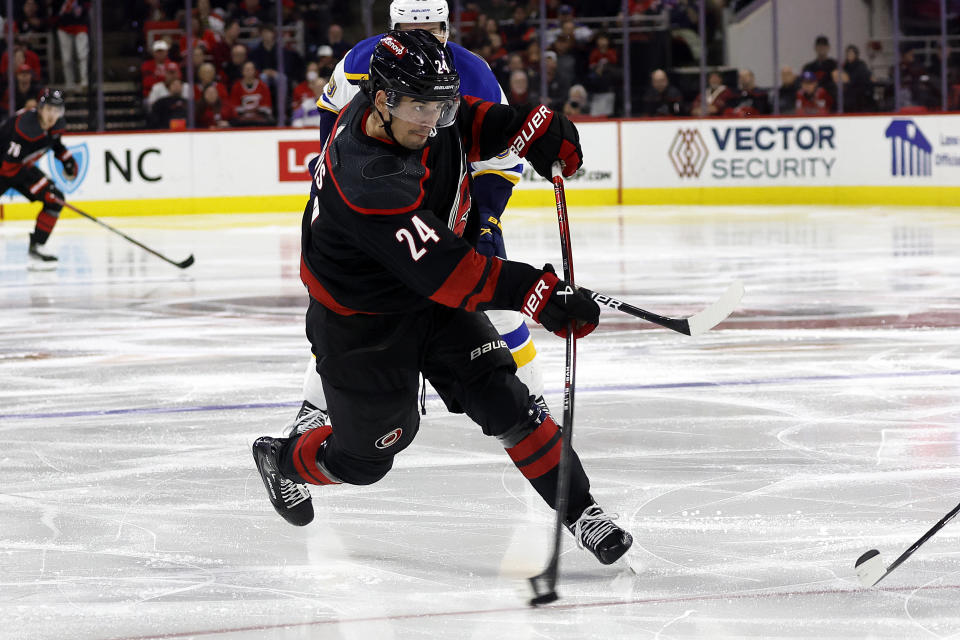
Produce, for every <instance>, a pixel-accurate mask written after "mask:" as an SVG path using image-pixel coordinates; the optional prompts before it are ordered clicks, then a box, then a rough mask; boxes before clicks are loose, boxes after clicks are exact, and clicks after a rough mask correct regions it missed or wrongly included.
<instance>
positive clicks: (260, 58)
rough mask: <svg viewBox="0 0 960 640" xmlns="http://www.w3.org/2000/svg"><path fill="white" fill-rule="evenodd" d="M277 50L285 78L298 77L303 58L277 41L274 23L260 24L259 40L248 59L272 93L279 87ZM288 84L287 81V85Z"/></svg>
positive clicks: (300, 72)
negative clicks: (255, 66)
mask: <svg viewBox="0 0 960 640" xmlns="http://www.w3.org/2000/svg"><path fill="white" fill-rule="evenodd" d="M278 51H279V55H282V56H283V75H284V76H286V78H298V77H300V75H301V74H302V73H303V71H302V69H303V60H302V59H301V58H300V55H299V54H297V53H296V52H295V51H294V50H293V49H291V48H289V47H284V46H283V45H282V44H281V43H279V42H278V41H277V28H276V27H275V26H274V25H272V24H262V25H260V42H259V43H258V44H257V45H256V46H255V47H254V48H253V50H251V51H250V60H251V61H252V62H253V63H254V64H255V65H257V69H260V79H261V80H263V81H264V82H266V83H267V86H268V87H269V88H270V92H271V93H273V94H276V92H277V89H278V88H279V78H280V70H279V68H278V66H277V56H278ZM290 84H291V83H288V86H289V85H290ZM288 91H289V89H288ZM288 95H289V94H288ZM278 99H279V98H278Z"/></svg>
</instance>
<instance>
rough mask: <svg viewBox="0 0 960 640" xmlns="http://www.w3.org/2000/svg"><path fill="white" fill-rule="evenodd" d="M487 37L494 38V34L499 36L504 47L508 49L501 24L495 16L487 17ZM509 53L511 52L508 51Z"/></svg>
mask: <svg viewBox="0 0 960 640" xmlns="http://www.w3.org/2000/svg"><path fill="white" fill-rule="evenodd" d="M486 31H487V39H488V40H492V38H493V36H494V35H497V36H499V38H500V44H501V45H502V46H503V47H504V50H505V51H506V39H505V38H504V37H503V32H502V31H500V24H499V23H498V22H497V21H496V20H494V19H493V18H487V27H486ZM508 53H509V52H508Z"/></svg>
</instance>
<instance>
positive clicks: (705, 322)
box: [687, 281, 743, 336]
mask: <svg viewBox="0 0 960 640" xmlns="http://www.w3.org/2000/svg"><path fill="white" fill-rule="evenodd" d="M741 298H743V283H742V282H740V281H737V282H734V283H732V284H731V285H730V286H729V287H727V290H726V291H725V292H724V293H723V295H722V296H720V297H719V298H718V299H717V301H716V302H714V303H713V304H711V305H710V306H709V307H707V308H706V309H704V310H703V311H701V312H700V313H698V314H697V315H694V316H690V317H689V318H687V324H688V325H689V326H690V334H689V335H691V336H698V335H700V334H701V333H704V332H706V331H709V330H710V329H713V328H714V327H715V326H717V325H718V324H720V323H721V322H723V321H724V320H726V319H727V318H728V317H729V316H730V314H731V313H733V312H734V310H736V308H737V305H739V304H740V299H741Z"/></svg>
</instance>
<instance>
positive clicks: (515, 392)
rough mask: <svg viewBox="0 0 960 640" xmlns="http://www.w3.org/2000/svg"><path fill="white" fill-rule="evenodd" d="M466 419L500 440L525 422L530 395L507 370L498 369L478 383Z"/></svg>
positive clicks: (524, 386)
mask: <svg viewBox="0 0 960 640" xmlns="http://www.w3.org/2000/svg"><path fill="white" fill-rule="evenodd" d="M477 383H478V384H477V385H476V386H475V387H474V392H473V393H472V400H473V401H472V402H470V407H469V411H468V413H469V415H470V417H471V418H472V419H473V420H474V421H475V422H476V423H477V424H479V425H480V428H481V429H483V433H484V434H486V435H488V436H499V435H501V434H503V433H505V432H507V431H509V430H511V429H513V428H514V427H515V426H516V425H517V424H519V423H521V422H525V421H526V420H527V419H528V416H527V409H528V408H529V406H530V404H531V397H530V391H529V389H527V387H526V385H524V384H523V383H522V382H520V379H519V378H517V376H516V375H515V374H514V373H512V372H511V371H509V370H506V369H497V370H495V371H492V372H490V374H489V375H487V376H486V377H485V378H484V379H483V380H481V381H477Z"/></svg>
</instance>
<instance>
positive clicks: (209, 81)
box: [193, 62, 230, 105]
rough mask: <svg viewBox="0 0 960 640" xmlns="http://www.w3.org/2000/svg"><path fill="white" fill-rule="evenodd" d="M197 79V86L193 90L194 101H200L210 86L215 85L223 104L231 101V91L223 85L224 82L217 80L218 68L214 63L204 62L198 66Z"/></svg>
mask: <svg viewBox="0 0 960 640" xmlns="http://www.w3.org/2000/svg"><path fill="white" fill-rule="evenodd" d="M195 80H196V81H195V85H196V86H195V87H194V90H193V100H194V102H199V101H200V99H201V98H202V97H203V93H204V92H205V91H206V90H207V89H209V88H210V87H213V88H214V89H215V90H216V92H217V96H219V98H220V102H221V103H222V104H223V105H227V104H229V103H230V93H229V92H228V91H227V88H226V87H225V86H224V85H223V83H222V82H219V81H218V80H217V68H216V67H215V66H213V64H212V63H210V62H204V63H203V64H201V65H200V66H199V67H197V77H196V79H195Z"/></svg>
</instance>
